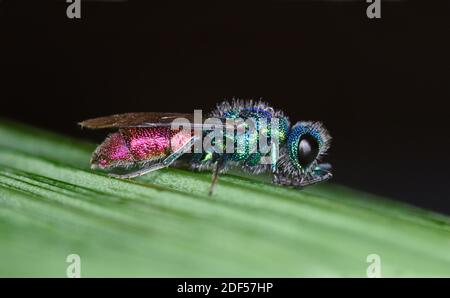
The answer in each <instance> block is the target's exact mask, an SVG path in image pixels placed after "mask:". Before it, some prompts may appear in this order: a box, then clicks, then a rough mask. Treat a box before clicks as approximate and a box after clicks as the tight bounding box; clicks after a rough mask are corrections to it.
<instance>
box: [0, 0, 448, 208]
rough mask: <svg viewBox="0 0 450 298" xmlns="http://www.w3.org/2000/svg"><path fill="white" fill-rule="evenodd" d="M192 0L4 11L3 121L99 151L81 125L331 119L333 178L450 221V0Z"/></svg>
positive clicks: (15, 5)
mask: <svg viewBox="0 0 450 298" xmlns="http://www.w3.org/2000/svg"><path fill="white" fill-rule="evenodd" d="M0 2H1V1H0ZM184 2H189V3H184V4H183V3H180V2H173V1H164V2H162V1H160V2H156V1H142V2H136V1H128V2H88V1H82V18H81V20H75V19H68V18H67V17H66V12H65V10H66V7H67V5H68V4H66V3H64V1H59V2H58V1H19V0H14V1H3V2H2V3H0V7H1V10H0V46H1V49H0V100H1V108H0V111H1V112H0V116H2V117H6V118H10V119H15V120H18V121H22V122H26V123H29V124H32V125H35V126H38V127H43V128H47V129H50V130H53V131H57V132H61V133H66V134H71V135H74V136H77V137H80V138H87V139H91V140H95V141H97V142H99V141H101V137H100V135H98V134H95V133H92V132H88V131H86V130H80V129H79V127H78V126H77V125H76V123H77V122H78V121H80V120H83V119H85V118H89V117H94V116H101V115H106V114H111V113H122V112H132V111H167V112H192V111H193V109H194V108H196V109H199V108H200V109H203V110H205V111H206V110H209V109H211V108H212V107H213V106H214V105H215V104H216V103H217V102H219V101H221V100H223V99H230V98H232V97H240V98H256V99H259V98H263V99H265V100H267V101H269V102H270V103H272V105H273V106H275V107H277V108H280V109H283V110H285V111H286V113H287V114H288V115H289V116H290V118H291V120H292V121H294V122H295V121H297V120H320V121H323V122H324V123H325V125H326V126H327V128H328V129H329V130H330V132H331V134H332V136H333V138H334V139H333V143H332V149H331V151H330V155H329V158H328V161H330V162H331V163H332V164H333V166H334V168H335V170H334V173H335V178H334V181H335V182H337V183H341V184H345V185H349V186H351V187H354V188H357V189H363V190H367V191H370V192H373V193H377V194H382V195H386V196H390V197H392V198H395V199H398V200H402V201H406V202H409V203H412V204H415V205H418V206H422V207H425V208H429V209H433V210H437V211H440V212H443V213H447V214H450V196H449V194H450V191H449V190H448V184H449V181H448V180H449V179H448V178H449V175H448V173H447V171H448V168H449V157H448V152H449V151H448V147H449V146H448V145H449V138H448V124H447V117H448V116H447V115H448V110H447V108H446V105H445V103H446V102H447V101H448V100H449V99H450V73H449V72H450V56H449V55H450V46H449V42H448V41H449V38H450V18H449V16H450V5H449V1H443V2H431V1H420V2H419V1H418V2H404V1H402V2H386V1H382V18H381V19H379V20H369V19H368V18H367V17H366V12H365V10H366V7H367V5H368V4H366V3H365V1H352V2H302V1H295V0H292V1H282V0H279V1H271V2H268V1H258V2H253V1H251V2H249V1H247V2H242V3H236V2H233V3H231V2H225V1H220V2H218V1H209V2H195V1H184ZM244 3H245V4H244ZM0 137H1V136H0Z"/></svg>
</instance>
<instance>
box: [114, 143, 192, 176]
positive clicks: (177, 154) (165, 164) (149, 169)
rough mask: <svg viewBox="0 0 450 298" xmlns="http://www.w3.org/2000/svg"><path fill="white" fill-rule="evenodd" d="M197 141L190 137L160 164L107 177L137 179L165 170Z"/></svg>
mask: <svg viewBox="0 0 450 298" xmlns="http://www.w3.org/2000/svg"><path fill="white" fill-rule="evenodd" d="M197 139H198V138H197V137H192V138H191V139H189V141H187V142H186V144H184V145H183V146H181V147H180V148H178V150H176V151H174V152H172V153H171V154H170V155H169V156H167V157H166V158H164V159H163V160H162V161H161V162H158V163H154V164H151V165H148V166H146V167H144V168H142V169H139V170H137V171H135V172H131V173H126V174H114V173H109V174H108V175H109V176H111V177H115V178H121V179H130V178H135V177H139V176H142V175H145V174H148V173H150V172H153V171H157V170H160V169H163V168H167V167H168V166H170V165H171V164H172V163H173V162H174V161H176V160H177V159H178V158H180V156H181V155H183V154H184V153H187V152H188V151H189V149H190V148H191V147H192V145H193V144H194V142H195V141H196V140H197Z"/></svg>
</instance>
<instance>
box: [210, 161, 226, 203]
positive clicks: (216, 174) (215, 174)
mask: <svg viewBox="0 0 450 298" xmlns="http://www.w3.org/2000/svg"><path fill="white" fill-rule="evenodd" d="M225 163H226V159H225V157H221V158H220V159H219V160H218V161H217V162H216V165H215V167H214V171H213V176H212V182H211V187H210V189H209V193H208V195H212V194H213V192H214V188H215V187H216V184H217V179H218V178H219V173H220V171H221V170H222V169H223V168H224V167H225Z"/></svg>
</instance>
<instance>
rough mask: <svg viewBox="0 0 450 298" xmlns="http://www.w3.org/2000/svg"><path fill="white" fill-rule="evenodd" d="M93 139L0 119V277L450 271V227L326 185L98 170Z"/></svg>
mask: <svg viewBox="0 0 450 298" xmlns="http://www.w3.org/2000/svg"><path fill="white" fill-rule="evenodd" d="M94 148H95V146H94V145H93V144H90V143H86V142H82V141H79V140H74V139H70V138H67V137H63V136H59V135H55V134H52V133H48V132H44V131H41V130H37V129H34V128H30V127H25V126H21V125H18V124H14V123H10V122H7V121H2V122H1V123H0V243H1V244H0V275H1V276H60V277H64V276H66V268H67V266H68V265H69V264H68V263H66V257H67V255H69V254H72V253H74V254H78V255H79V256H80V257H81V275H82V276H83V277H85V276H158V277H159V276H203V277H207V276H258V277H261V276H283V277H288V276H289V277H291V276H294V277H297V276H361V277H364V276H366V270H367V268H368V266H369V265H370V263H368V262H367V256H368V255H370V254H377V255H379V256H380V261H381V267H380V268H381V275H382V276H450V220H449V218H448V217H446V216H443V215H439V214H436V213H433V212H428V211H425V210H421V209H418V208H415V207H411V206H408V205H404V204H400V203H397V202H394V201H390V200H388V199H385V198H380V197H376V196H373V195H369V194H367V193H363V192H360V191H355V190H352V189H349V188H346V187H343V186H339V185H334V184H332V183H325V184H322V185H318V186H313V187H309V188H306V189H305V190H302V191H298V190H295V189H289V188H283V187H278V186H273V185H270V184H267V183H263V182H258V181H253V180H251V179H247V178H240V177H237V176H233V175H223V176H221V177H220V179H219V184H218V186H217V189H216V193H215V194H214V195H213V196H212V197H209V196H208V195H207V193H208V188H209V185H210V182H211V175H210V173H196V172H190V171H185V170H180V169H166V170H160V171H157V172H154V173H151V174H148V175H146V176H144V177H141V178H139V179H135V180H119V179H115V178H110V177H108V176H106V175H105V174H104V173H102V172H95V171H92V170H90V169H89V158H90V154H91V152H92V150H93V149H94Z"/></svg>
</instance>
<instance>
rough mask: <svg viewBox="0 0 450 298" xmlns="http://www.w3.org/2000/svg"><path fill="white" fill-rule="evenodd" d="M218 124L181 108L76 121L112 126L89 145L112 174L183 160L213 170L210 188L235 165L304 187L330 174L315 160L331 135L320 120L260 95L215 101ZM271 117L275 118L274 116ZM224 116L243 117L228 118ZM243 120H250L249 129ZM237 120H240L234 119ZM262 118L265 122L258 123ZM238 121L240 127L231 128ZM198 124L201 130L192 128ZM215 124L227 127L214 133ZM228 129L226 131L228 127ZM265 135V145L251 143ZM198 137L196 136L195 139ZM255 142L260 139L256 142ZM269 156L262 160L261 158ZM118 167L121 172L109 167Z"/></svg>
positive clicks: (133, 173)
mask: <svg viewBox="0 0 450 298" xmlns="http://www.w3.org/2000/svg"><path fill="white" fill-rule="evenodd" d="M209 116H210V117H214V119H219V120H220V121H221V122H220V123H222V124H220V123H219V124H216V125H215V126H214V127H212V126H208V125H202V124H200V125H199V124H197V123H194V122H193V121H194V114H182V113H125V114H117V115H112V116H107V117H100V118H94V119H89V120H85V121H83V122H80V123H79V124H80V125H81V126H82V127H86V128H90V129H105V128H109V129H117V131H116V132H113V133H111V134H110V135H109V136H108V137H107V138H106V140H105V141H104V142H103V143H102V144H100V145H99V146H98V147H97V149H96V150H95V151H94V153H93V155H92V158H91V167H92V168H93V169H102V170H107V171H109V175H110V176H113V177H117V178H133V177H137V176H141V175H144V174H147V173H149V172H152V171H156V170H159V169H161V168H165V167H169V166H172V167H180V166H181V167H182V166H188V167H190V168H191V169H195V170H200V171H204V170H209V171H212V172H213V175H212V184H211V188H210V194H212V192H213V189H214V186H215V185H216V182H217V179H218V176H219V173H224V172H227V171H228V170H229V169H232V168H238V169H242V170H243V171H244V172H247V173H250V174H261V173H269V175H271V176H272V182H273V183H275V184H280V185H286V186H292V187H297V188H303V187H305V186H308V185H312V184H315V183H318V182H321V181H325V180H328V179H330V178H331V177H332V173H331V165H330V164H327V163H320V160H321V159H322V157H323V156H324V155H325V154H326V152H327V150H328V149H329V146H330V140H331V137H330V135H329V133H328V131H327V130H326V129H325V128H324V126H323V125H322V123H320V122H311V121H301V122H297V123H295V124H294V125H291V124H290V122H289V119H288V117H287V116H285V114H284V113H283V112H282V111H281V110H275V109H273V108H272V107H271V106H269V105H268V104H267V103H265V102H262V101H253V100H249V101H244V100H232V101H224V102H222V103H219V104H218V105H217V107H216V108H215V109H214V110H213V111H212V112H211V113H210V115H209ZM180 118H182V119H186V120H187V121H189V123H194V124H193V126H192V127H191V129H188V130H186V129H178V128H176V129H174V127H173V121H174V120H176V119H180ZM274 119H276V120H277V121H276V122H273V120H274ZM229 120H243V121H245V123H242V122H233V124H232V125H229V124H228V122H229ZM247 120H252V121H253V123H254V124H253V128H254V129H253V130H249V129H248V128H249V127H248V125H247V124H246V123H247ZM236 123H240V124H236ZM262 124H265V125H262ZM237 126H240V128H243V130H242V129H241V132H240V133H238V132H236V130H234V131H232V133H230V132H229V131H230V130H227V129H230V127H231V128H233V129H236V128H239V127H237ZM195 129H199V130H200V136H199V135H198V134H195V133H194V130H195ZM217 129H220V131H222V130H223V131H226V132H225V133H224V134H221V135H220V138H219V137H218V136H217V135H216V137H217V138H216V139H221V140H222V141H221V142H218V141H217V140H216V141H217V142H215V141H214V136H215V132H217ZM227 132H228V133H227ZM211 135H212V136H213V137H212V139H213V141H212V142H211V143H212V144H214V145H215V147H214V148H213V149H210V148H208V149H206V150H201V151H200V152H198V151H195V150H192V149H193V147H194V146H195V144H196V142H199V137H200V139H203V137H207V136H209V137H210V136H211ZM263 138H265V139H266V142H265V146H266V148H265V149H271V150H265V151H264V150H254V148H255V147H256V148H258V149H261V146H259V147H258V146H255V144H257V143H258V141H260V140H261V139H263ZM224 139H225V140H226V139H228V140H231V141H230V143H231V144H232V147H233V148H235V147H239V148H240V149H241V150H234V151H233V150H231V151H230V152H229V151H225V150H222V151H218V150H217V148H218V147H219V148H222V149H224V147H225V145H224V143H225V142H223V140H224ZM200 141H201V140H200ZM258 144H259V143H258ZM264 159H265V160H266V161H267V160H269V162H265V163H263V162H261V161H262V160H264ZM117 169H121V171H122V173H117V172H116V173H114V170H117Z"/></svg>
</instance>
